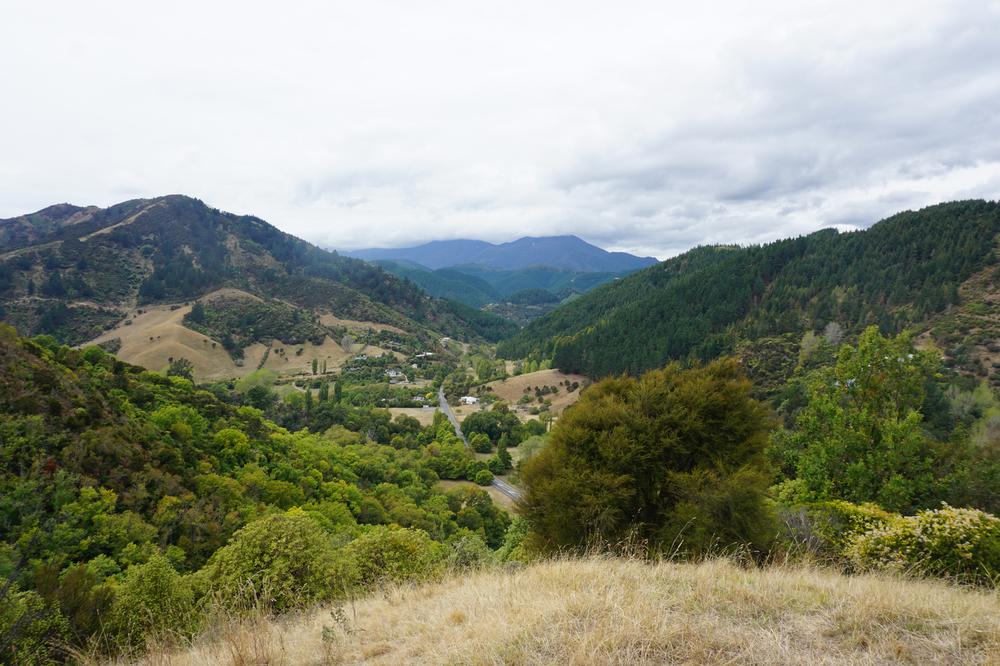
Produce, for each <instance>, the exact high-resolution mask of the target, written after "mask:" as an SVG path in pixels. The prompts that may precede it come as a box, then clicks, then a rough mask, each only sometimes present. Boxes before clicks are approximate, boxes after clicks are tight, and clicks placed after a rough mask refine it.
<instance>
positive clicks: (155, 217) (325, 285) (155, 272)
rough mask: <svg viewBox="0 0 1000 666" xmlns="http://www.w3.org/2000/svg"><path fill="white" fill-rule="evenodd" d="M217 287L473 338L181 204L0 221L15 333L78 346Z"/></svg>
mask: <svg viewBox="0 0 1000 666" xmlns="http://www.w3.org/2000/svg"><path fill="white" fill-rule="evenodd" d="M221 287H235V288H238V289H242V290H245V291H247V292H250V293H252V294H256V295H259V296H264V297H270V298H279V299H283V300H285V301H287V302H289V303H291V304H292V305H294V306H297V307H301V308H305V309H308V310H317V311H325V312H330V313H333V314H336V315H337V316H339V317H346V318H351V319H358V320H363V321H373V322H383V323H387V324H393V325H397V326H400V327H402V328H406V329H409V330H413V331H416V330H418V329H424V328H431V329H434V330H436V331H440V332H444V333H445V334H448V335H457V336H474V335H477V334H478V333H479V332H480V331H479V330H478V329H477V327H476V326H475V325H469V324H468V323H467V322H465V321H463V320H462V318H461V316H460V315H458V314H456V311H455V309H454V308H453V307H451V306H450V305H448V304H446V303H444V302H442V301H439V300H435V299H428V298H427V297H426V295H425V294H424V293H423V292H421V291H420V290H419V289H418V288H416V287H415V286H414V285H413V284H411V283H409V282H407V281H405V280H400V279H398V278H396V277H395V276H393V275H390V274H389V273H386V272H385V271H383V270H381V269H379V268H378V267H375V266H372V265H370V264H367V263H365V262H363V261H359V260H356V259H349V258H345V257H341V256H339V255H337V254H336V253H332V252H328V251H326V250H322V249H320V248H317V247H315V246H313V245H310V244H309V243H306V242H305V241H302V240H300V239H298V238H295V237H293V236H290V235H288V234H285V233H283V232H281V231H279V230H278V229H276V228H275V227H273V226H271V225H270V224H267V223H266V222H264V221H263V220H261V219H259V218H256V217H252V216H246V215H234V214H231V213H224V212H221V211H219V210H216V209H213V208H210V207H208V206H206V205H205V204H203V203H202V202H201V201H198V200H196V199H191V198H189V197H183V196H168V197H161V198H157V199H149V200H135V201H128V202H125V203H122V204H118V205H116V206H112V207H110V208H107V209H96V208H87V209H81V208H77V207H74V206H69V205H59V206H52V207H50V208H47V209H45V210H43V211H40V212H38V213H35V214H32V215H26V216H23V217H20V218H14V219H10V220H0V315H2V317H3V318H4V319H6V320H7V321H8V322H10V323H12V324H14V325H15V326H16V327H17V328H18V329H19V330H20V331H21V332H22V333H24V334H37V333H47V334H51V335H54V336H55V337H56V338H58V339H59V340H61V341H64V342H68V343H74V344H75V343H80V342H84V341H86V340H90V339H93V338H94V337H96V336H97V335H99V334H100V333H101V332H102V331H103V330H105V329H107V328H109V327H111V326H112V325H114V324H115V323H117V322H120V321H122V320H123V319H124V317H125V316H126V314H127V313H129V311H130V310H133V309H134V308H135V307H137V306H142V305H148V304H156V303H176V302H183V301H187V300H190V299H195V298H198V297H200V296H203V295H205V294H207V293H209V292H211V291H213V290H217V289H219V288H221ZM234 333H235V332H234Z"/></svg>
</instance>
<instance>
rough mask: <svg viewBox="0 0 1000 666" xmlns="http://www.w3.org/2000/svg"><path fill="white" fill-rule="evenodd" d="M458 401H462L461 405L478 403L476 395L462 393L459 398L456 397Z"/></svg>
mask: <svg viewBox="0 0 1000 666" xmlns="http://www.w3.org/2000/svg"><path fill="white" fill-rule="evenodd" d="M458 401H459V402H460V403H462V404H463V405H478V404H479V398H476V397H474V396H471V395H463V396H462V397H461V398H459V399H458Z"/></svg>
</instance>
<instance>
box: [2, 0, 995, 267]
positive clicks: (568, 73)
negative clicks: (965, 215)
mask: <svg viewBox="0 0 1000 666" xmlns="http://www.w3.org/2000/svg"><path fill="white" fill-rule="evenodd" d="M154 7H155V9H154ZM169 193H183V194H189V195H191V196H196V197H198V198H201V199H203V200H204V201H205V202H207V203H209V204H211V205H213V206H216V207H219V208H222V209H225V210H229V211H233V212H237V213H250V214H255V215H258V216H260V217H263V218H264V219H266V220H267V221H269V222H271V223H273V224H275V225H276V226H278V227H280V228H281V229H284V230H285V231H288V232H290V233H294V234H296V235H299V236H302V237H304V238H307V239H309V240H311V241H313V242H317V243H320V244H322V245H325V246H328V247H336V248H342V249H350V248H358V247H369V246H385V245H407V244H414V243H416V242H420V241H425V240H432V239H444V238H461V237H464V238H482V239H485V240H492V241H503V240H511V239H514V238H516V237H519V236H522V235H550V234H566V233H575V234H577V235H579V236H581V237H583V238H585V239H586V240H589V241H591V242H595V243H597V244H599V245H602V246H604V247H608V248H611V249H621V250H627V251H632V252H636V253H639V254H650V255H655V256H658V257H661V258H665V257H667V256H670V255H673V254H676V253H678V252H680V251H682V250H684V249H687V248H689V247H692V246H694V245H697V244H702V243H732V242H741V243H748V242H760V241H765V240H771V239H775V238H779V237H785V236H791V235H797V234H800V233H805V232H809V231H812V230H815V229H818V228H821V227H824V226H835V225H842V226H843V227H852V226H867V225H869V224H871V223H873V222H875V221H877V220H878V219H879V218H880V217H884V216H886V215H888V214H891V213H893V212H896V211H899V210H903V209H907V208H917V207H921V206H924V205H927V204H930V203H936V202H939V201H946V200H953V199H959V198H970V197H982V198H987V199H997V198H1000V2H998V1H994V0H969V1H967V2H963V1H955V2H948V1H945V0H936V1H933V2H925V1H922V0H907V1H905V2H889V1H882V0H874V1H873V0H864V1H863V2H854V1H845V0H837V1H836V2H819V1H817V2H812V1H807V2H803V1H802V0H795V1H789V2H767V1H763V0H758V1H757V2H745V1H744V0H739V1H734V2H711V1H708V0H704V1H702V2H698V3H668V2H662V1H660V2H627V1H618V2H607V1H605V2H582V1H580V0H574V1H572V2H538V1H534V2H523V3H522V2H514V1H511V0H505V1H503V2H479V1H476V0H459V1H456V2H412V1H405V0H401V1H400V2H377V1H371V0H364V1H357V2H351V3H347V2H303V1H294V2H292V1H289V2H280V3H279V2H274V1H270V2H252V1H247V0H241V1H240V2H220V1H215V0H213V1H211V2H209V1H206V0H200V1H199V2H186V1H184V2H178V1H171V2H168V3H155V5H154V3H146V2H135V1H134V0H133V1H131V2H102V1H100V0H88V1H87V2H76V1H71V0H66V1H64V2H58V3H57V2H46V1H44V0H24V1H20V0H10V1H5V2H3V3H2V5H0V217H10V216H13V215H18V214H21V213H26V212H30V211H33V210H37V209H39V208H42V207H44V206H46V205H49V204H51V203H56V202H62V201H68V202H71V203H76V204H81V205H82V204H97V205H101V206H105V205H108V204H111V203H115V202H118V201H122V200H125V199H131V198H136V197H151V196H156V195H161V194H169Z"/></svg>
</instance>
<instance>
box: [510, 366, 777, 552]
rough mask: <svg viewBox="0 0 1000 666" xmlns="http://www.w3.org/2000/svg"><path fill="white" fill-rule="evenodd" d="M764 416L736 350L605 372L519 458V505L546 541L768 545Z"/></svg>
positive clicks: (694, 547) (563, 544) (556, 545)
mask: <svg viewBox="0 0 1000 666" xmlns="http://www.w3.org/2000/svg"><path fill="white" fill-rule="evenodd" d="M768 424H769V417H768V410H767V408H766V407H765V406H764V405H762V404H761V403H759V402H757V401H756V400H754V399H753V398H752V397H751V396H750V384H749V382H748V381H747V380H746V379H745V378H743V377H742V376H741V374H740V371H739V368H738V366H737V364H736V363H735V361H732V360H720V361H715V362H713V363H711V364H709V365H707V366H704V367H695V368H691V369H687V370H684V369H681V368H680V367H679V366H676V365H672V366H669V367H667V368H666V369H664V370H655V371H651V372H648V373H646V374H645V375H643V376H642V377H641V378H638V379H635V378H630V377H619V378H612V379H606V380H603V381H601V382H598V383H597V384H594V385H593V386H591V387H590V388H589V389H587V391H586V392H584V393H583V395H582V396H581V398H580V401H579V402H578V403H577V404H576V405H574V406H573V407H572V408H570V409H569V410H567V411H566V413H565V414H564V416H563V417H562V418H561V419H560V420H559V421H558V422H557V424H556V426H555V427H554V428H553V430H552V432H551V437H550V442H549V444H548V446H546V447H545V448H543V449H542V450H541V452H539V453H538V454H537V455H535V456H534V457H533V458H531V460H530V461H529V462H528V463H527V464H526V465H525V466H524V467H523V469H522V471H521V478H522V481H523V483H524V486H525V489H526V494H525V498H524V500H523V502H522V512H523V515H524V516H525V517H526V519H527V520H528V522H529V523H530V525H531V527H532V530H533V533H534V535H535V537H536V538H537V539H538V540H539V541H540V542H541V544H542V545H543V546H544V547H546V548H548V549H561V548H571V549H578V548H583V547H587V546H591V545H594V544H597V545H602V544H614V543H616V542H619V541H621V540H623V539H628V538H632V537H634V538H638V539H641V540H646V541H648V542H650V544H651V545H652V546H653V547H654V548H655V549H658V550H669V549H672V548H680V549H683V550H690V551H699V550H705V549H708V548H711V547H713V546H719V547H729V546H732V545H734V544H744V543H750V544H756V545H757V546H764V545H765V544H766V542H767V541H768V539H769V537H770V536H771V534H770V531H769V530H770V527H769V526H770V523H769V520H768V516H767V510H766V508H765V504H764V491H765V490H766V488H767V486H768V484H769V477H768V474H767V470H766V467H765V464H764V447H765V445H766V442H767V433H768Z"/></svg>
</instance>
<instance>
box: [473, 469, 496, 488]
mask: <svg viewBox="0 0 1000 666" xmlns="http://www.w3.org/2000/svg"><path fill="white" fill-rule="evenodd" d="M473 480H474V481H475V482H476V483H478V484H479V485H481V486H488V485H490V484H491V483H493V472H491V471H490V470H488V469H481V470H479V471H478V472H476V476H475V478H474V479H473Z"/></svg>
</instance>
